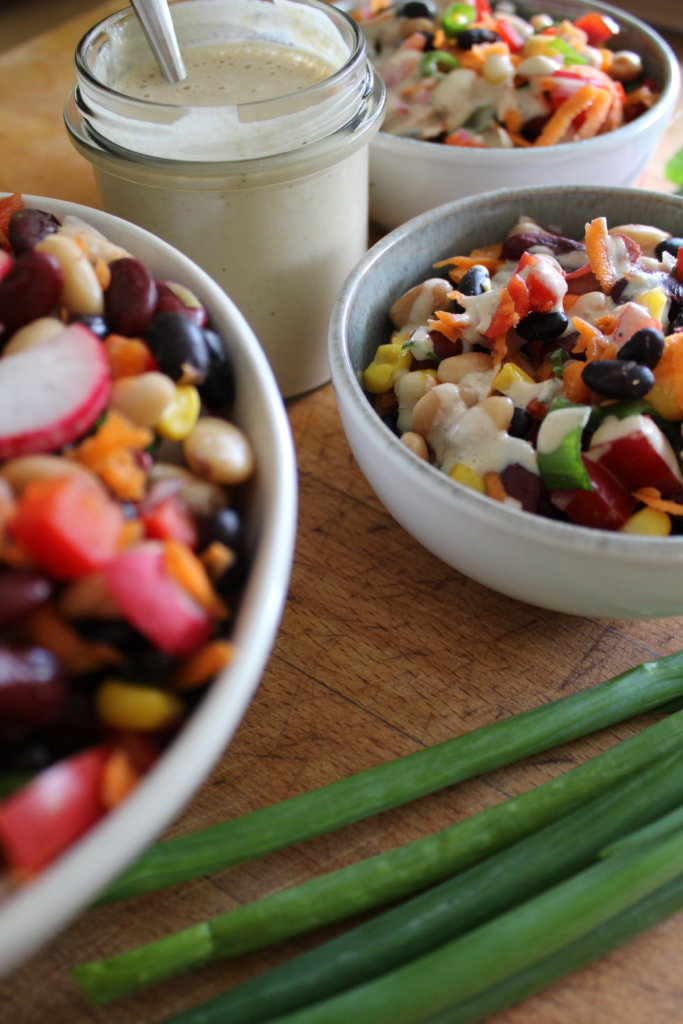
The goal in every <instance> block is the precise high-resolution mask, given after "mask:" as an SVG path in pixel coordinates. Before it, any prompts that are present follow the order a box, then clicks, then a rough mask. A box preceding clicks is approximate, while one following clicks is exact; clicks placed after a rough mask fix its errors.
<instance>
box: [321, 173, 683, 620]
mask: <svg viewBox="0 0 683 1024" xmlns="http://www.w3.org/2000/svg"><path fill="white" fill-rule="evenodd" d="M521 213H524V214H528V215H529V216H530V217H533V218H535V219H536V220H537V222H538V223H540V224H543V225H545V226H548V225H555V226H558V227H561V231H562V233H563V234H566V235H569V236H570V237H582V236H583V228H584V225H585V223H586V222H587V221H589V220H591V219H592V218H593V217H595V216H606V217H607V219H608V223H610V224H612V225H616V224H624V223H647V224H654V225H657V226H659V227H661V228H663V229H665V230H667V231H669V232H671V233H672V234H674V235H676V236H683V199H682V198H679V197H676V196H670V195H666V194H664V193H655V192H647V191H645V190H639V189H628V188H624V189H609V188H606V187H597V188H590V187H585V186H583V187H579V186H577V187H574V188H571V187H567V188H555V187H539V188H535V189H534V188H531V189H510V190H502V191H497V192H492V193H489V194H487V195H484V196H479V197H471V198H468V199H461V200H457V201H456V202H454V203H449V204H447V205H446V206H443V207H441V208H438V209H436V210H433V211H430V212H428V213H426V214H422V215H421V216H420V217H416V218H415V219H414V220H412V221H411V222H409V223H408V224H405V225H403V226H402V227H400V228H397V229H396V230H395V231H393V232H391V234H389V235H387V236H386V237H385V238H384V239H382V240H381V241H380V242H378V243H377V244H376V245H375V246H373V248H372V249H371V250H370V251H369V252H368V253H367V255H366V256H365V257H364V259H363V260H362V261H361V262H360V263H359V265H358V266H357V267H356V269H355V270H354V271H353V272H352V274H351V275H350V276H349V278H348V279H347V281H346V283H345V285H344V287H343V289H342V291H341V293H340V295H339V297H338V300H337V304H336V306H335V308H334V311H333V316H332V321H331V326H330V362H331V370H332V382H333V384H334V389H335V394H336V398H337V403H338V406H339V412H340V415H341V419H342V424H343V427H344V431H345V433H346V436H347V438H348V441H349V444H350V446H351V449H352V451H353V453H354V455H355V457H356V460H357V462H358V464H359V466H360V468H361V470H362V471H363V474H364V475H365V477H366V478H367V480H368V482H369V483H370V485H371V487H372V488H373V490H374V491H375V493H376V494H377V496H378V497H379V498H380V500H381V501H382V502H383V503H384V505H385V506H386V508H387V509H388V511H389V512H390V513H391V515H392V516H394V518H395V519H396V520H397V521H398V522H399V523H400V524H401V525H402V526H403V527H404V528H405V529H406V530H407V531H408V533H410V534H412V536H413V537H414V538H416V539H417V540H418V541H419V542H420V543H421V544H422V545H424V547H425V548H427V549H428V550H429V551H431V552H432V553H433V554H435V555H437V556H438V557H439V558H441V559H442V560H443V561H444V562H446V563H447V564H448V565H451V566H453V568H455V569H458V570H459V571H460V572H462V573H464V574H465V575H467V576H470V577H471V578H472V579H475V580H477V581H479V582H480V583H483V584H485V585H486V586H488V587H491V588H492V589H494V590H497V591H500V592H501V593H503V594H507V595H509V596H510V597H514V598H517V599H519V600H521V601H527V602H529V603H531V604H536V605H540V606H542V607H544V608H549V609H552V610H555V611H560V612H568V613H571V614H575V615H585V616H591V617H601V618H612V619H619V618H622V619H624V618H649V617H657V616H669V615H680V614H683V537H680V536H679V537H675V536H672V537H666V538H661V539H655V538H647V537H642V536H640V537H639V536H635V535H627V534H618V533H616V534H615V533H610V532H607V531H601V530H595V529H587V528H582V527H578V526H573V525H570V524H566V523H563V522H559V521H555V520H551V519H544V518H542V517H541V516H537V515H532V514H530V513H527V512H523V511H518V510H517V509H515V508H511V507H509V506H505V505H501V504H499V503H498V502H495V501H493V500H491V499H490V498H487V497H485V496H483V495H481V494H478V493H476V492H475V491H473V490H471V489H468V488H466V487H464V486H462V485H460V484H457V483H455V482H454V481H452V480H451V479H449V478H448V477H447V476H446V475H445V474H443V473H441V472H440V471H439V470H437V469H435V468H434V467H433V466H431V465H429V464H428V463H427V462H424V461H423V460H421V459H420V458H418V457H417V456H416V455H414V454H413V453H412V452H411V451H409V450H408V449H407V448H406V447H405V446H404V445H403V444H402V443H401V442H400V441H399V439H398V438H397V437H396V435H395V434H394V433H393V432H392V431H391V430H390V429H389V427H387V426H386V425H385V424H384V422H383V421H382V420H381V419H380V417H379V416H378V415H377V413H376V412H375V411H374V409H373V408H372V406H371V404H370V402H369V400H368V398H367V396H366V395H365V393H364V391H363V388H362V386H361V383H360V380H359V375H360V374H361V373H362V371H363V369H364V368H365V367H366V366H367V365H368V364H369V363H370V362H371V360H372V357H373V355H374V352H375V349H376V347H377V345H379V344H381V343H383V342H386V341H387V340H388V338H389V333H390V323H389V320H388V317H387V311H388V309H389V307H390V305H391V304H392V302H393V300H394V299H396V298H398V296H399V295H401V294H402V293H403V292H404V291H406V290H407V289H408V288H409V287H411V286H412V285H414V284H418V283H419V282H420V281H422V280H424V279H425V278H426V277H429V276H433V272H432V271H431V267H432V264H433V263H434V262H436V261H437V260H439V259H441V258H446V257H448V256H453V255H457V254H462V253H467V252H469V251H470V250H471V249H472V248H474V247H475V246H480V245H485V244H488V243H491V242H496V241H500V240H501V239H502V238H503V237H504V235H505V233H506V232H507V230H508V229H509V228H510V227H511V226H512V225H513V224H514V223H515V221H516V219H517V216H518V215H519V214H521Z"/></svg>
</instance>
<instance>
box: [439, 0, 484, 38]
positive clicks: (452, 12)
mask: <svg viewBox="0 0 683 1024" xmlns="http://www.w3.org/2000/svg"><path fill="white" fill-rule="evenodd" d="M476 16H477V12H476V10H475V9H474V7H471V6H470V4H449V6H448V7H447V8H446V10H445V11H444V13H443V17H442V19H441V27H442V28H443V30H444V32H445V33H446V35H447V36H449V37H452V36H457V34H458V32H462V31H463V29H466V28H467V26H468V25H471V24H472V22H473V21H474V19H475V18H476Z"/></svg>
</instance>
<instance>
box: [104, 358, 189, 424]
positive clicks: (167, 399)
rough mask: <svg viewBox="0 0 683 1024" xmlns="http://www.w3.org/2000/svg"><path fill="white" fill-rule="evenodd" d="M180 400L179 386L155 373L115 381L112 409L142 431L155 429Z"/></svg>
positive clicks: (162, 375)
mask: <svg viewBox="0 0 683 1024" xmlns="http://www.w3.org/2000/svg"><path fill="white" fill-rule="evenodd" d="M175 397H176V389H175V384H174V383H173V381H172V380H171V378H170V377H167V376H166V374H165V373H158V372H157V371H156V370H152V371H150V372H149V373H140V374H137V375H136V376H134V377H119V379H118V380H116V381H114V384H113V387H112V392H111V399H110V403H109V404H110V406H111V407H112V409H118V411H119V412H122V413H123V414H124V415H125V416H127V417H128V419H130V420H132V421H133V423H135V424H136V425H137V426H138V427H153V426H154V425H155V424H156V423H158V422H159V419H160V418H161V416H162V414H163V413H164V411H165V410H166V409H167V408H168V406H169V405H170V404H171V402H173V401H174V399H175Z"/></svg>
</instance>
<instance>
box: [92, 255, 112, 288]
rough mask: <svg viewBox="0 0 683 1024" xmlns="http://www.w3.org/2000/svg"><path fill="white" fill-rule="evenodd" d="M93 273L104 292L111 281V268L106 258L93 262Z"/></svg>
mask: <svg viewBox="0 0 683 1024" xmlns="http://www.w3.org/2000/svg"><path fill="white" fill-rule="evenodd" d="M95 274H96V275H97V280H98V281H99V282H100V287H101V288H102V291H103V292H106V290H107V288H108V287H109V285H110V283H111V270H110V269H109V264H108V263H107V261H106V260H97V262H96V263H95Z"/></svg>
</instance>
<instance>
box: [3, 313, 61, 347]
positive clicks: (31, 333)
mask: <svg viewBox="0 0 683 1024" xmlns="http://www.w3.org/2000/svg"><path fill="white" fill-rule="evenodd" d="M64 327H65V324H64V323H62V321H61V320H58V319H57V317H56V316H41V317H38V319H37V320H32V321H31V323H29V324H25V326H24V327H20V328H19V330H18V331H15V332H14V334H13V335H12V337H11V338H10V340H9V341H8V342H7V344H6V345H5V347H4V349H3V355H5V356H11V355H12V353H13V352H23V351H24V349H27V348H32V347H33V346H34V345H42V343H43V342H44V341H49V340H50V338H54V337H55V336H56V335H57V334H60V333H61V332H62V331H63V330H64Z"/></svg>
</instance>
